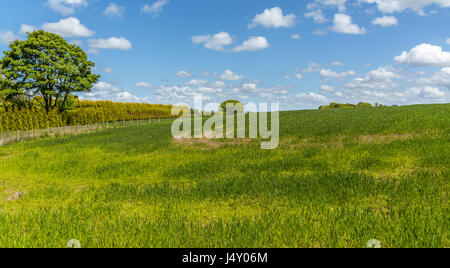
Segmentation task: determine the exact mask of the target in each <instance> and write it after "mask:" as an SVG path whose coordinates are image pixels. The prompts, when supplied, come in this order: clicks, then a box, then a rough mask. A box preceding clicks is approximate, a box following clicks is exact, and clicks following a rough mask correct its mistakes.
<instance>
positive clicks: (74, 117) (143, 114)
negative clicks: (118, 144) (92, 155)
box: [0, 100, 176, 132]
mask: <svg viewBox="0 0 450 268" xmlns="http://www.w3.org/2000/svg"><path fill="white" fill-rule="evenodd" d="M74 106H75V107H74V108H73V109H71V110H68V111H65V112H63V113H59V112H57V111H56V110H53V111H50V112H49V113H47V112H46V110H45V109H44V108H43V107H42V106H39V105H36V106H32V107H28V106H27V107H21V108H18V106H14V105H11V104H7V103H3V105H2V106H1V107H0V131H3V132H4V131H16V130H32V129H43V128H50V127H62V126H70V125H89V124H96V123H104V122H117V121H128V120H139V119H156V118H172V117H176V116H172V115H171V113H172V107H173V106H172V105H160V104H146V103H116V102H111V101H78V100H77V101H76V104H75V105H74Z"/></svg>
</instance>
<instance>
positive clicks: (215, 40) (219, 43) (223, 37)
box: [192, 32, 233, 51]
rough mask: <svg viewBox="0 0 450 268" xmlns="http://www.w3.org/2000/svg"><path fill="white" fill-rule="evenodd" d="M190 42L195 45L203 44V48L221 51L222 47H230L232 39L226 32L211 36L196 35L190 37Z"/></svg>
mask: <svg viewBox="0 0 450 268" xmlns="http://www.w3.org/2000/svg"><path fill="white" fill-rule="evenodd" d="M192 42H193V43H194V44H196V45H198V44H203V43H204V44H205V45H204V46H205V48H207V49H212V50H217V51H223V50H225V49H224V46H228V45H231V43H232V42H233V38H232V37H231V36H230V34H229V33H227V32H220V33H217V34H215V35H213V36H211V35H197V36H194V37H192Z"/></svg>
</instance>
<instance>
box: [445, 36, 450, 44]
mask: <svg viewBox="0 0 450 268" xmlns="http://www.w3.org/2000/svg"><path fill="white" fill-rule="evenodd" d="M445 43H446V44H447V45H450V37H447V39H446V40H445Z"/></svg>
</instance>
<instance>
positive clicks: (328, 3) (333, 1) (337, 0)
mask: <svg viewBox="0 0 450 268" xmlns="http://www.w3.org/2000/svg"><path fill="white" fill-rule="evenodd" d="M346 3H347V0H314V2H312V3H310V4H308V5H307V8H308V9H310V10H312V9H317V8H319V7H321V6H323V7H337V8H338V10H339V12H345V10H346V7H345V4H346Z"/></svg>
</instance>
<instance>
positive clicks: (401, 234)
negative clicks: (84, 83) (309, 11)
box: [0, 104, 450, 247]
mask: <svg viewBox="0 0 450 268" xmlns="http://www.w3.org/2000/svg"><path fill="white" fill-rule="evenodd" d="M170 127H171V121H170V120H168V121H162V122H161V123H160V124H156V125H155V124H154V125H144V126H135V127H128V128H119V129H108V130H105V131H102V132H97V133H91V134H82V135H78V136H68V137H58V138H46V139H40V140H35V141H30V142H25V143H19V144H13V145H8V146H5V147H0V174H1V175H0V247H65V246H66V243H67V241H68V240H70V239H77V240H79V241H80V242H81V245H82V247H365V246H366V243H367V241H368V240H371V239H377V240H379V241H380V242H381V244H382V247H450V241H449V223H450V213H449V202H448V191H449V178H450V172H449V167H450V160H449V155H450V146H449V145H450V105H449V104H445V105H417V106H407V107H389V108H388V107H381V108H361V109H348V110H347V109H345V110H324V111H295V112H283V113H281V123H280V128H281V133H280V134H281V142H280V146H279V148H278V149H276V150H269V151H268V150H260V147H259V146H260V143H259V141H249V140H233V141H218V140H216V141H203V140H199V141H195V142H194V141H174V140H173V139H172V136H171V133H170Z"/></svg>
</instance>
